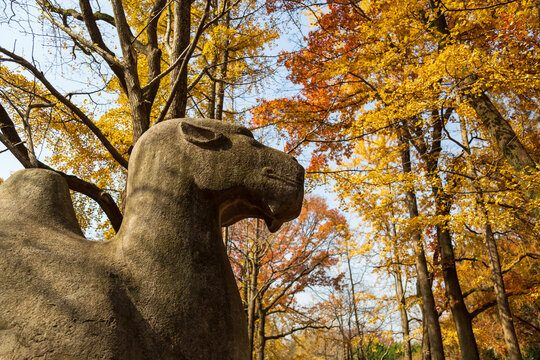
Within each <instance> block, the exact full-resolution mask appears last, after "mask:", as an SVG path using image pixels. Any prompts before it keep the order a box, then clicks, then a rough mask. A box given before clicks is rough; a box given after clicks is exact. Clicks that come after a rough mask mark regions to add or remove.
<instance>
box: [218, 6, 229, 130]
mask: <svg viewBox="0 0 540 360" xmlns="http://www.w3.org/2000/svg"><path fill="white" fill-rule="evenodd" d="M226 6H228V1H227V2H226ZM230 23H231V12H230V11H229V12H227V15H226V17H225V28H227V29H228V28H229V25H230ZM228 64H229V40H225V44H224V50H223V58H222V63H221V66H220V68H219V77H220V81H219V82H218V83H217V98H216V119H218V120H223V106H224V102H225V81H226V79H227V69H228Z"/></svg>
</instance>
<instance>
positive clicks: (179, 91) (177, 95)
mask: <svg viewBox="0 0 540 360" xmlns="http://www.w3.org/2000/svg"><path fill="white" fill-rule="evenodd" d="M173 3H174V16H173V31H174V39H173V43H172V48H171V52H170V54H169V58H170V61H171V62H175V61H177V60H179V59H181V58H183V57H186V56H188V54H187V49H188V47H189V44H190V34H191V0H174V2H173ZM171 79H172V81H171V84H170V86H171V92H173V98H172V103H171V105H170V107H169V111H168V113H167V117H168V118H171V119H172V118H180V117H185V115H186V107H187V95H188V93H187V88H188V69H187V66H179V67H176V68H175V69H174V70H173V71H172V72H171ZM176 82H178V85H176V87H175V84H176Z"/></svg>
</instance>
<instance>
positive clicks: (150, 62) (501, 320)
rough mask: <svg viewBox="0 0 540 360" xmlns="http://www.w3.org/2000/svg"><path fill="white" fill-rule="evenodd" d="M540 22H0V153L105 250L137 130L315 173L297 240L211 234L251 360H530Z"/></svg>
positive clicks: (411, 17)
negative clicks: (179, 135)
mask: <svg viewBox="0 0 540 360" xmlns="http://www.w3.org/2000/svg"><path fill="white" fill-rule="evenodd" d="M539 14H540V4H539V3H538V2H537V1H533V0H520V1H518V0H515V1H514V0H508V1H503V0H495V1H494V0H467V1H465V0H448V1H437V0H399V1H395V0H394V1H386V0H380V1H355V0H340V1H317V2H315V1H309V0H308V1H302V0H266V1H262V0H195V1H192V0H143V1H130V0H122V1H121V0H110V1H102V0H79V1H68V0H66V1H51V0H35V1H30V0H19V1H16V0H3V1H2V3H1V11H0V25H1V27H2V31H3V34H4V36H2V38H1V40H0V141H1V142H2V144H3V145H4V148H2V149H0V151H2V154H0V156H2V158H1V159H2V160H1V161H2V163H0V168H1V169H2V170H3V171H4V173H2V176H3V177H6V176H7V174H5V172H6V168H8V166H10V165H7V162H5V161H4V159H5V158H6V157H5V156H6V154H8V153H9V154H11V155H12V156H13V157H14V158H16V159H17V161H18V162H19V163H20V164H21V166H22V167H25V168H32V167H41V168H49V169H53V170H54V171H57V172H59V173H60V174H61V175H62V176H64V178H65V179H66V181H67V182H68V185H69V187H70V189H71V190H72V196H73V200H74V205H75V208H76V211H77V215H78V218H79V222H80V224H81V226H82V228H83V230H84V231H85V233H86V234H87V236H89V237H91V238H95V239H107V238H110V237H111V236H113V235H114V233H115V231H116V230H117V229H118V228H119V226H120V224H121V221H122V208H123V201H124V199H123V196H122V195H123V192H124V188H125V180H126V174H127V167H128V164H129V154H130V152H131V149H132V147H133V145H134V144H135V143H136V141H137V140H138V139H139V138H140V136H142V135H143V134H144V132H145V131H146V130H148V129H149V128H150V127H151V126H153V125H155V124H157V123H159V122H162V121H166V119H169V118H175V117H185V116H190V117H210V118H216V119H220V120H222V121H229V122H235V123H238V124H243V125H245V126H247V127H248V128H250V129H252V130H253V132H254V133H255V136H256V137H257V139H259V140H261V141H262V142H263V143H265V144H270V145H272V146H276V147H281V148H283V149H284V150H285V151H287V152H289V153H291V154H292V155H294V156H295V157H297V158H298V160H299V161H300V163H301V164H302V165H304V166H305V167H306V169H307V184H306V185H307V196H306V200H305V203H304V210H303V212H302V214H301V216H300V217H299V218H298V219H297V220H295V221H294V222H291V223H289V224H287V225H285V226H284V227H283V229H282V230H281V231H280V232H278V233H276V234H270V233H268V232H267V231H266V230H265V227H264V225H263V224H262V223H261V222H260V221H256V220H251V221H244V222H241V223H238V224H236V225H234V226H231V227H229V228H227V229H224V235H225V241H226V245H227V248H228V252H229V255H230V260H231V264H232V266H233V269H234V272H235V274H236V277H237V282H238V286H239V290H240V292H241V295H242V299H243V301H244V305H245V309H246V314H247V318H248V330H249V337H250V343H251V347H252V357H253V358H255V359H259V360H264V359H347V360H356V359H358V360H359V359H413V358H414V359H445V358H446V359H459V358H461V359H467V360H469V359H480V358H482V359H503V358H510V359H537V358H539V357H540V299H539V297H540V296H539V295H540V291H539V290H540V275H539V273H538V272H539V268H540V263H539V260H540V249H539V242H538V233H539V230H540V229H539V226H540V225H539V223H538V214H539V211H540V203H539V201H540V200H539V194H540V188H539V185H540V177H539V175H538V160H539V158H540V146H539V145H540V144H539V142H540V129H539V126H538V119H539V116H540V114H539V109H538V104H539V98H538V91H539V89H540V76H539V73H540V63H539V42H538V41H539V33H540V18H539ZM5 34H9V36H5ZM291 39H294V41H293V40H291ZM285 50H286V51H285ZM276 54H277V55H276ZM323 195H324V196H323ZM98 241H99V240H98Z"/></svg>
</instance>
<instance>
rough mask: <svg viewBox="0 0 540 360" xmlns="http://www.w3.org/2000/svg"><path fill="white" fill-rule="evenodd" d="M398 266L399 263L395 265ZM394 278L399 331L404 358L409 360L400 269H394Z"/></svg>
mask: <svg viewBox="0 0 540 360" xmlns="http://www.w3.org/2000/svg"><path fill="white" fill-rule="evenodd" d="M396 267H399V265H396ZM394 276H395V280H396V300H397V303H398V306H399V315H400V318H401V331H402V333H403V352H404V357H403V358H404V359H405V360H411V359H412V352H411V338H410V332H409V316H408V314H407V304H406V302H405V292H404V291H403V280H402V278H401V269H399V268H398V269H396V270H395V274H394Z"/></svg>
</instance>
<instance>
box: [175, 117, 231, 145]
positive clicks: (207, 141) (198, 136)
mask: <svg viewBox="0 0 540 360" xmlns="http://www.w3.org/2000/svg"><path fill="white" fill-rule="evenodd" d="M180 128H181V130H182V134H183V135H184V138H185V139H186V140H187V141H189V142H190V143H193V144H195V145H213V144H217V143H219V142H221V141H222V140H223V139H224V138H225V137H224V136H223V134H222V133H219V132H216V131H214V130H212V129H208V128H204V127H200V126H197V125H193V124H190V123H188V122H185V121H184V122H182V123H181V125H180Z"/></svg>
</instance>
